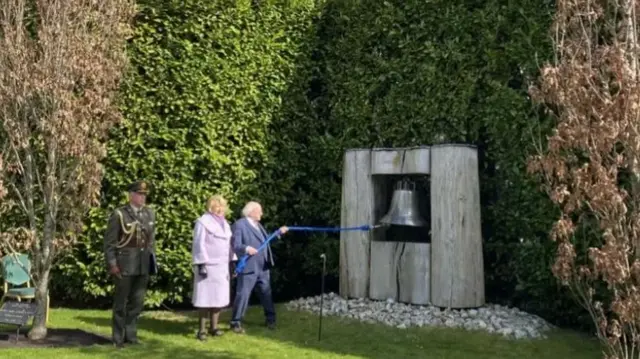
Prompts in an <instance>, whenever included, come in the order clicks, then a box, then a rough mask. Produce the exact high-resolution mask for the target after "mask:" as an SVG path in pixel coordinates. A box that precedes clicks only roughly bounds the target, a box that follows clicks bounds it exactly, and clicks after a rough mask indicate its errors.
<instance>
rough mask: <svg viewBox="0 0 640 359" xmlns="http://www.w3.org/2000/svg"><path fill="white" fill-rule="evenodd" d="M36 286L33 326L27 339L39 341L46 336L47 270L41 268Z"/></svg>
mask: <svg viewBox="0 0 640 359" xmlns="http://www.w3.org/2000/svg"><path fill="white" fill-rule="evenodd" d="M38 277H39V280H38V283H37V286H36V304H37V308H36V314H35V316H34V317H33V326H32V327H31V330H30V331H29V339H31V340H40V339H44V338H45V337H46V336H47V302H48V301H47V298H48V297H47V293H48V292H49V268H42V272H41V273H39V276H38Z"/></svg>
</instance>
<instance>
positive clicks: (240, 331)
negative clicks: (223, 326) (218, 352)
mask: <svg viewBox="0 0 640 359" xmlns="http://www.w3.org/2000/svg"><path fill="white" fill-rule="evenodd" d="M231 331H233V332H234V333H236V334H244V329H243V328H242V326H240V324H234V325H232V326H231Z"/></svg>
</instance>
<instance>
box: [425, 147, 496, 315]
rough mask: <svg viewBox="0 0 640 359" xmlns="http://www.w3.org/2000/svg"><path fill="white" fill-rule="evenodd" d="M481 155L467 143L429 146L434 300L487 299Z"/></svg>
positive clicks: (452, 303) (456, 304) (461, 303)
mask: <svg viewBox="0 0 640 359" xmlns="http://www.w3.org/2000/svg"><path fill="white" fill-rule="evenodd" d="M478 177H479V175H478V155H477V150H476V148H475V147H472V146H467V145H438V146H433V147H431V231H432V235H431V240H432V242H431V254H432V255H431V303H432V304H433V305H435V306H439V307H447V308H473V307H480V306H482V305H484V304H485V292H484V260H483V252H482V232H481V222H480V185H479V178H478Z"/></svg>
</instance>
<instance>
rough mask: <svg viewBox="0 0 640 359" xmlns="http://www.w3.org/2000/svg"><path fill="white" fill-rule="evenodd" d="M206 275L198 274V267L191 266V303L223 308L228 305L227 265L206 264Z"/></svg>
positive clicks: (229, 295) (197, 305) (229, 286)
mask: <svg viewBox="0 0 640 359" xmlns="http://www.w3.org/2000/svg"><path fill="white" fill-rule="evenodd" d="M206 268H207V277H206V278H203V277H202V276H200V275H199V274H198V267H197V266H193V270H194V272H193V275H194V279H193V295H192V297H191V298H192V299H191V303H193V306H194V307H196V308H224V307H227V306H228V305H229V300H230V297H231V294H230V290H231V285H230V282H229V274H230V273H229V265H228V264H227V263H224V264H208V265H207V266H206Z"/></svg>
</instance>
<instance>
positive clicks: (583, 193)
mask: <svg viewBox="0 0 640 359" xmlns="http://www.w3.org/2000/svg"><path fill="white" fill-rule="evenodd" d="M638 9H639V8H638V2H637V1H632V0H614V1H603V0H595V1H586V0H558V1H557V13H556V15H555V22H554V25H553V34H554V35H553V36H554V50H555V62H554V63H553V64H549V65H547V66H545V67H544V68H543V69H542V71H541V79H540V83H539V85H538V86H535V87H532V88H531V91H530V94H531V95H532V98H533V99H534V100H535V101H537V102H540V103H544V104H546V105H547V107H548V108H549V109H550V110H551V112H553V113H554V114H555V115H556V116H557V120H558V125H557V128H556V129H555V131H554V132H553V134H552V135H551V136H550V137H549V138H548V145H547V149H546V151H544V153H541V154H540V155H539V156H536V157H535V158H532V160H531V161H530V163H529V170H530V171H531V172H532V173H537V174H540V175H542V177H543V179H544V184H545V188H546V190H547V191H548V193H549V196H550V197H551V199H552V200H553V202H554V203H556V204H557V205H558V206H559V207H560V208H561V209H562V215H561V217H560V218H559V219H558V221H557V222H556V223H555V225H554V227H553V229H552V231H551V237H552V239H553V240H554V241H557V242H558V252H557V258H556V261H555V264H554V265H553V273H554V274H555V276H556V277H557V278H558V279H559V280H560V281H561V282H562V283H563V284H564V285H567V286H569V287H570V288H571V289H572V290H573V292H574V294H576V296H577V298H578V299H579V300H580V302H581V304H582V305H583V306H584V307H585V308H586V309H587V310H588V311H589V313H590V314H591V316H592V318H593V321H594V324H595V325H596V327H597V334H598V337H599V338H600V339H601V341H602V342H603V344H604V347H605V358H640V346H639V344H640V262H639V261H638V259H637V254H640V245H639V242H638V241H639V240H640V182H639V179H640V177H639V176H640V86H639V82H638V77H639V76H638V75H639V71H640V69H639V67H638V65H639V59H638V39H637V37H638V28H637V11H638ZM585 216H590V217H591V218H594V217H595V219H596V222H597V224H598V226H599V231H600V233H601V236H602V242H603V244H602V246H601V247H599V248H595V247H592V248H588V260H587V261H586V263H583V262H580V260H579V259H578V256H577V254H576V247H575V238H574V232H575V230H576V228H577V226H578V225H579V224H580V221H581V220H582V219H584V218H585ZM597 282H603V283H605V284H606V287H607V291H608V293H598V292H597V291H596V283H597ZM603 295H605V296H606V295H610V296H611V298H612V300H611V303H602V302H601V301H599V300H598V299H597V298H600V297H602V296H603Z"/></svg>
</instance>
